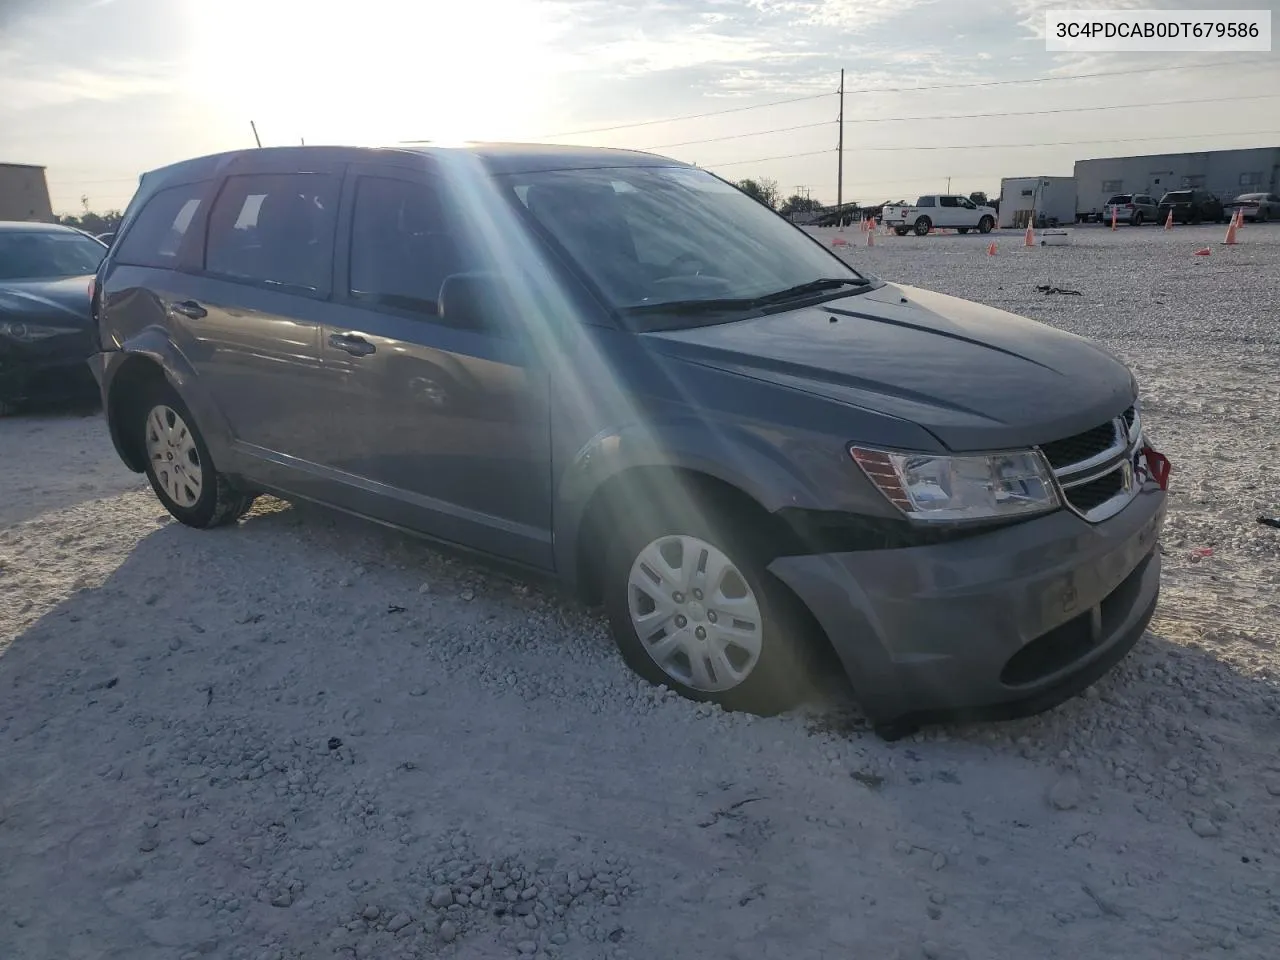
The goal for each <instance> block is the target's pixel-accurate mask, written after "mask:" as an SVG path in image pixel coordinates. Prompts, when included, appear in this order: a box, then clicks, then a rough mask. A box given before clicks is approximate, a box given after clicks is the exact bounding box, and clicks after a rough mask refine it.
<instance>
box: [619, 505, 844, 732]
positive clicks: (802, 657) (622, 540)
mask: <svg viewBox="0 0 1280 960" xmlns="http://www.w3.org/2000/svg"><path fill="white" fill-rule="evenodd" d="M679 499H685V498H679ZM673 512H674V513H675V514H678V515H679V516H680V519H674V518H673V517H672V516H659V515H657V514H652V515H649V516H637V515H634V514H633V515H631V516H629V517H627V518H624V519H622V521H621V526H620V529H619V530H618V532H617V534H616V535H615V536H614V538H613V541H612V543H611V544H610V546H609V548H608V551H607V554H606V557H605V566H604V579H603V601H604V609H605V612H606V614H607V615H608V618H609V624H610V627H611V628H612V633H613V638H614V642H615V643H617V645H618V650H619V652H620V653H621V654H622V659H623V660H624V661H625V662H626V664H627V666H628V667H630V668H631V669H632V671H634V672H635V673H636V674H638V675H639V676H641V677H643V678H644V679H645V680H648V681H649V682H650V683H652V684H655V685H658V684H661V685H665V686H667V687H668V688H670V689H672V690H674V691H676V692H677V693H678V694H680V695H681V696H683V697H685V698H687V699H689V700H694V701H699V702H711V703H717V704H719V705H720V706H721V707H723V708H724V709H726V710H742V711H746V712H749V713H755V714H760V715H763V716H771V715H773V714H776V713H780V712H782V711H785V710H789V709H792V708H793V707H796V706H798V705H799V704H801V703H802V702H803V701H804V700H805V698H806V697H807V696H808V695H809V694H810V693H811V692H812V691H813V689H814V677H815V673H816V667H815V664H816V657H817V653H818V650H819V646H818V644H817V643H816V642H815V637H814V634H813V627H812V621H811V620H810V619H809V618H808V615H807V613H806V612H805V611H804V610H803V608H802V607H801V606H800V604H799V601H797V600H796V599H795V597H794V596H793V595H792V594H791V593H790V591H789V590H787V589H786V588H785V587H784V586H783V585H782V584H781V583H780V582H779V581H777V580H776V579H775V578H774V577H773V576H772V575H771V574H770V573H768V571H767V570H766V569H765V567H766V564H767V563H768V559H767V558H768V557H769V553H768V550H767V545H766V544H765V542H764V540H763V538H762V536H761V535H760V534H759V532H758V527H759V525H758V524H757V523H755V522H754V518H738V519H734V517H733V516H732V514H731V513H729V512H726V511H713V510H709V509H707V508H705V507H696V508H693V509H688V508H676V509H674V511H673ZM679 535H683V536H687V537H696V538H697V539H699V540H701V541H704V542H705V543H707V544H710V545H712V546H714V547H716V548H717V549H719V550H721V551H722V552H723V553H724V554H725V555H726V556H727V557H729V558H730V560H731V561H732V563H733V565H734V566H735V567H736V568H737V570H738V571H739V572H740V574H741V576H742V579H743V581H745V583H746V584H747V585H748V586H749V587H750V589H751V591H752V593H754V594H755V597H756V601H757V604H758V607H759V611H760V616H761V624H760V627H761V631H760V633H761V644H760V654H759V657H758V659H757V660H756V663H755V666H754V667H753V668H752V669H751V671H750V672H749V673H748V674H747V676H746V678H745V679H744V680H742V681H741V682H740V683H739V684H738V685H737V686H734V687H731V688H729V689H728V690H723V691H708V690H699V689H697V688H695V687H693V686H691V685H689V684H686V683H684V682H682V681H681V680H680V679H679V678H677V677H675V676H673V675H671V674H669V673H668V672H667V671H665V670H664V669H663V668H662V667H661V666H659V665H658V663H657V661H656V660H655V659H654V658H653V657H652V656H650V654H649V652H648V650H647V649H646V647H645V645H644V643H643V641H642V640H641V638H640V636H639V634H637V632H636V628H635V626H634V625H633V623H632V620H631V612H630V602H629V601H630V598H631V592H632V591H631V587H630V585H629V580H630V576H631V569H632V565H633V564H634V563H635V561H636V559H637V558H638V557H639V556H640V554H641V552H642V551H643V550H644V549H645V548H646V547H647V546H648V545H650V544H652V543H653V542H654V541H656V540H659V539H661V538H662V537H664V536H679ZM702 616H706V614H705V613H703V614H702ZM707 620H708V621H710V617H707ZM685 623H686V624H687V625H691V624H690V622H689V620H688V619H686V621H685ZM686 662H688V660H687V656H686ZM690 679H692V677H690Z"/></svg>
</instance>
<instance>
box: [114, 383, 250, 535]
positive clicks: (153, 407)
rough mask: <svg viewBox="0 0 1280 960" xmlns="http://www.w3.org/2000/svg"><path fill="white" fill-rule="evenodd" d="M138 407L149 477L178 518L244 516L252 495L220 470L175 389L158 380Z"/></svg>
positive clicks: (203, 523) (199, 522)
mask: <svg viewBox="0 0 1280 960" xmlns="http://www.w3.org/2000/svg"><path fill="white" fill-rule="evenodd" d="M137 410H138V416H139V421H140V422H139V423H138V429H139V430H140V432H141V435H142V448H143V450H144V452H145V453H146V457H147V467H146V472H147V479H148V480H149V481H151V489H152V490H154V491H155V494H156V497H157V498H159V500H160V502H161V503H162V504H164V508H165V509H166V510H168V511H169V513H170V514H172V516H173V517H174V519H176V520H179V521H180V522H182V523H185V524H186V525H187V526H189V527H198V528H208V527H217V526H222V525H223V524H227V523H232V522H234V521H235V520H237V519H239V518H240V517H241V516H243V515H244V513H245V512H246V511H247V510H248V509H249V507H250V506H251V505H252V503H253V497H251V496H248V495H247V494H243V493H240V492H239V491H237V490H235V489H234V488H233V487H232V486H231V484H230V482H229V481H228V480H227V478H226V477H224V476H223V475H222V474H220V473H218V471H217V469H216V468H215V467H214V464H213V457H211V456H210V455H209V448H208V447H207V446H206V445H205V442H204V437H203V436H201V434H200V430H199V428H198V427H197V426H196V422H195V418H194V417H193V416H192V415H191V411H190V410H189V409H188V408H187V405H186V404H185V403H184V402H183V400H182V397H180V396H179V395H178V392H177V391H176V390H174V389H173V388H172V387H171V386H169V385H168V384H167V383H163V384H158V385H157V386H156V387H155V388H153V389H152V391H151V392H150V394H149V395H148V397H147V400H146V401H145V402H144V403H142V404H139V405H138V408H137Z"/></svg>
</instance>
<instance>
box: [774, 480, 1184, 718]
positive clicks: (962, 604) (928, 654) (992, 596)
mask: <svg viewBox="0 0 1280 960" xmlns="http://www.w3.org/2000/svg"><path fill="white" fill-rule="evenodd" d="M1165 510H1166V494H1165V493H1164V492H1163V491H1160V490H1151V491H1148V492H1144V493H1142V494H1140V495H1139V496H1138V498H1137V499H1136V500H1134V501H1133V503H1131V504H1130V505H1129V506H1128V507H1127V508H1126V509H1125V510H1123V511H1122V512H1121V513H1120V514H1118V515H1116V516H1115V517H1113V518H1111V519H1110V520H1108V521H1106V522H1105V523H1102V524H1098V525H1092V524H1089V523H1086V522H1085V521H1084V520H1081V519H1080V518H1079V517H1077V516H1075V515H1074V514H1072V513H1069V512H1067V511H1065V510H1063V511H1058V512H1056V513H1054V514H1051V515H1049V516H1046V517H1042V518H1040V519H1038V520H1034V521H1030V522H1027V523H1024V524H1019V525H1017V526H1014V527H1009V528H1005V529H1004V530H999V531H996V532H993V533H990V534H987V535H984V536H981V537H975V538H972V539H969V540H964V541H959V542H955V543H950V544H944V545H938V546H930V547H918V548H911V549H905V550H872V551H863V552H857V553H842V554H827V555H821V556H810V557H784V558H779V559H778V560H776V561H774V563H773V564H771V565H770V570H771V571H772V572H773V573H774V575H775V576H777V577H778V578H779V579H780V580H782V581H783V582H784V583H786V584H787V585H788V586H789V587H790V588H791V589H792V590H793V591H794V592H795V593H796V595H797V596H799V597H800V599H801V600H802V601H803V602H804V603H805V604H806V605H807V606H808V607H809V609H810V611H811V612H812V613H813V615H814V617H815V618H816V619H817V621H818V623H819V624H820V625H821V627H822V628H823V630H824V631H825V632H826V634H827V636H828V637H829V638H830V640H831V643H832V645H833V647H834V648H835V650H836V653H837V654H838V655H839V657H840V659H841V661H842V663H843V664H844V667H845V670H846V671H847V673H848V674H849V677H850V680H851V681H852V683H853V687H854V690H855V693H856V694H857V696H858V699H859V701H860V703H861V706H862V707H863V709H864V710H865V712H866V713H867V715H868V717H869V718H870V719H871V720H872V721H873V722H875V723H890V722H902V721H911V722H933V721H941V720H949V719H987V718H991V719H997V718H1002V717H1011V716H1018V715H1025V714H1028V713H1038V712H1040V711H1043V710H1047V709H1050V708H1051V707H1053V706H1056V705H1057V704H1059V703H1061V702H1062V701H1063V700H1065V699H1067V698H1069V697H1071V696H1073V695H1074V694H1075V693H1077V692H1079V691H1080V690H1081V689H1083V688H1084V687H1086V686H1088V685H1089V684H1090V683H1092V682H1093V681H1094V680H1096V679H1097V678H1098V677H1100V676H1102V675H1103V674H1104V673H1106V672H1107V671H1108V670H1109V669H1110V668H1111V667H1112V666H1113V665H1114V664H1115V663H1116V662H1117V661H1119V660H1120V659H1121V658H1122V657H1123V656H1124V655H1125V653H1127V652H1128V650H1129V649H1130V648H1131V647H1132V646H1133V644H1134V643H1136V642H1137V640H1138V639H1139V638H1140V637H1141V635H1142V633H1143V630H1144V629H1145V628H1146V625H1147V623H1148V622H1149V621H1150V619H1151V615H1152V613H1153V612H1154V610H1155V605H1156V600H1157V597H1158V595H1159V590H1160V554H1159V551H1158V549H1157V547H1156V541H1157V539H1158V538H1159V535H1160V531H1161V529H1162V527H1163V524H1164V517H1165Z"/></svg>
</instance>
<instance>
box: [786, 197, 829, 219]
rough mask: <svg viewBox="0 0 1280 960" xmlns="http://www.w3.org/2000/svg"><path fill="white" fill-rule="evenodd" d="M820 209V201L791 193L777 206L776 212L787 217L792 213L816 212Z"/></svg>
mask: <svg viewBox="0 0 1280 960" xmlns="http://www.w3.org/2000/svg"><path fill="white" fill-rule="evenodd" d="M821 209H822V201H820V200H814V199H813V198H812V197H802V196H800V194H798V193H793V194H792V195H791V196H789V197H787V199H786V200H785V201H784V202H783V204H782V206H781V207H779V208H778V212H779V213H780V214H782V215H783V216H784V217H789V216H791V215H792V214H793V213H817V212H818V211H819V210H821Z"/></svg>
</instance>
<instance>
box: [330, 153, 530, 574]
mask: <svg viewBox="0 0 1280 960" xmlns="http://www.w3.org/2000/svg"><path fill="white" fill-rule="evenodd" d="M425 163H426V161H424V168H423V169H421V170H410V169H406V168H404V167H388V166H383V165H380V164H367V165H359V164H353V165H352V167H351V169H350V170H349V172H348V175H347V180H346V184H345V186H344V197H345V198H346V199H345V200H344V203H343V210H342V218H341V223H340V228H339V237H340V241H339V255H338V259H337V279H336V283H335V298H336V300H337V302H338V303H339V304H340V305H341V315H340V316H337V317H334V318H333V319H332V320H331V321H330V322H326V323H325V324H324V327H323V331H322V340H321V343H322V356H323V360H324V365H325V368H326V371H327V375H328V376H329V377H330V380H331V383H332V384H333V390H334V393H333V397H332V400H331V402H330V403H329V404H328V410H329V411H330V419H331V423H332V429H331V441H330V446H329V461H328V462H329V464H330V465H331V466H332V467H333V468H334V469H335V470H336V471H338V472H337V473H336V474H335V476H337V477H338V479H339V480H340V481H341V483H342V485H343V487H344V489H343V490H342V492H341V494H340V495H341V497H342V498H343V503H342V505H344V506H347V507H349V508H351V509H355V510H358V511H359V512H361V513H365V514H369V515H371V516H375V517H378V518H380V519H383V520H386V521H389V522H392V523H396V524H400V525H403V526H408V527H412V528H414V529H418V530H421V531H424V532H426V533H429V534H431V535H433V536H436V537H440V538H442V539H445V540H450V541H454V542H457V543H462V544H465V545H467V546H470V547H473V548H477V549H480V550H484V551H486V552H489V553H493V554H496V555H499V556H504V557H509V558H512V559H515V560H518V561H520V562H523V563H528V564H532V565H535V566H541V567H549V566H550V565H551V563H552V558H551V535H550V529H551V461H550V456H551V449H550V435H551V434H550V417H549V410H548V385H549V383H548V377H547V373H546V371H545V369H543V368H542V367H541V366H540V365H539V364H537V363H536V362H535V361H534V359H533V357H532V351H531V350H530V349H529V347H528V345H527V344H526V343H524V342H523V341H521V340H519V339H517V338H511V337H507V336H503V335H499V334H497V333H494V332H486V331H481V330H472V329H462V328H457V327H452V326H445V325H443V324H442V323H441V322H440V320H439V318H438V316H437V312H436V310H437V299H438V296H439V293H440V288H441V286H442V284H443V282H444V280H445V278H446V277H448V276H449V275H451V274H455V273H461V272H467V271H469V270H472V269H491V267H490V266H489V263H490V261H489V260H488V259H487V258H485V257H483V256H481V255H480V254H479V253H478V252H476V248H475V244H474V243H473V241H471V240H470V239H469V232H468V230H466V229H465V227H464V224H463V221H464V218H465V217H466V213H465V211H464V210H462V209H460V208H459V207H458V206H456V205H454V204H453V203H452V202H451V200H450V197H449V195H448V191H447V190H446V189H445V187H444V184H443V181H442V180H441V179H440V178H439V177H438V176H437V175H436V174H435V173H433V172H432V170H431V169H430V168H429V167H426V166H425Z"/></svg>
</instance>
